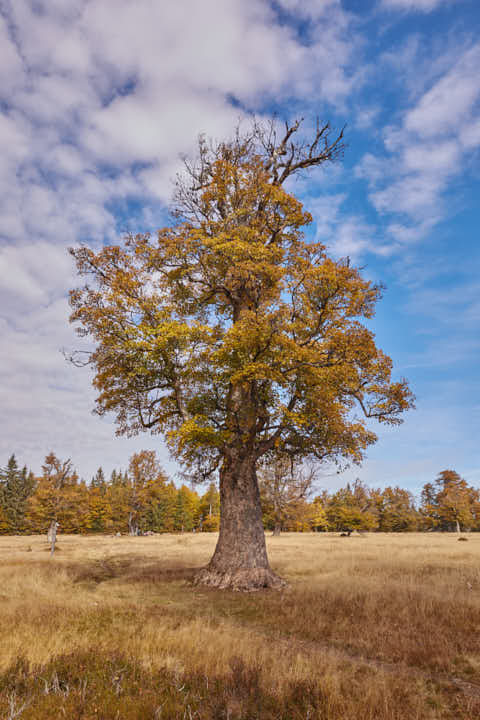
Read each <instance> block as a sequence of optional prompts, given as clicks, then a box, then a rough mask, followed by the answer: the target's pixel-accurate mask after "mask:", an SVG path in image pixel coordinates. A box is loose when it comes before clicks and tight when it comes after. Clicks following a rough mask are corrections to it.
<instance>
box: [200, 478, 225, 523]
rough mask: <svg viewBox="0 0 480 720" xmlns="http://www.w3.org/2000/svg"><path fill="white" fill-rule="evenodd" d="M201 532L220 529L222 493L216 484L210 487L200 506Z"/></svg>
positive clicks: (211, 484)
mask: <svg viewBox="0 0 480 720" xmlns="http://www.w3.org/2000/svg"><path fill="white" fill-rule="evenodd" d="M198 512H199V524H200V530H203V531H204V532H212V531H214V532H215V531H217V530H218V529H219V527H220V493H219V492H218V488H217V486H216V485H215V483H214V482H211V483H210V484H209V486H208V490H207V492H206V493H205V494H204V495H202V497H201V498H200V502H199V505H198Z"/></svg>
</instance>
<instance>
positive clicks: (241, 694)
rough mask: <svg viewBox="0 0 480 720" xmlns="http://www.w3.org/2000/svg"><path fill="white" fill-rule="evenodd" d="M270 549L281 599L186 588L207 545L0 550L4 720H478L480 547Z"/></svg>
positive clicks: (334, 544)
mask: <svg viewBox="0 0 480 720" xmlns="http://www.w3.org/2000/svg"><path fill="white" fill-rule="evenodd" d="M466 537H467V538H468V542H458V536H457V535H455V534H453V533H423V534H417V533H409V534H392V533H389V534H381V533H375V534H373V533H372V534H364V535H359V534H356V533H354V534H353V535H352V536H351V537H349V538H343V537H339V535H338V534H333V533H303V534H295V533H288V534H284V535H281V536H280V537H268V538H267V544H268V551H269V557H270V561H271V565H272V567H273V569H274V570H275V571H276V572H278V573H280V574H281V575H282V576H283V577H285V578H286V579H287V580H288V582H289V585H288V587H287V588H286V589H284V590H281V591H265V592H258V593H251V594H239V593H231V592H219V591H210V590H207V589H203V588H200V587H196V586H193V585H192V584H191V583H190V580H191V578H192V575H193V572H194V570H195V569H196V568H198V567H200V566H202V565H204V564H205V563H206V562H207V560H208V558H209V557H210V556H211V554H212V552H213V549H214V545H215V542H216V535H215V534H213V533H204V534H180V535H157V536H153V537H127V536H123V537H119V538H117V537H105V536H73V535H59V538H58V550H57V551H56V553H55V555H54V557H53V558H51V557H50V554H49V551H48V550H49V548H48V545H47V542H46V538H45V537H44V536H23V537H8V536H4V537H1V538H0V718H1V719H2V720H14V718H20V719H21V720H47V719H51V718H64V717H65V718H69V720H70V719H71V720H75V719H77V720H92V719H93V718H95V719H97V720H98V719H99V718H101V719H104V720H133V719H134V718H135V719H138V720H140V719H141V720H148V719H150V718H151V719H152V720H159V719H160V718H164V719H165V718H166V719H170V718H172V719H173V718H179V719H180V718H182V719H187V720H193V719H194V718H198V719H205V720H211V719H214V718H215V719H217V718H218V719H219V720H220V718H225V720H237V719H238V720H240V719H245V720H247V719H248V720H253V719H254V718H255V719H256V718H259V719H261V720H264V719H265V720H267V719H268V720H274V719H275V720H276V719H277V718H282V719H284V720H297V719H298V720H299V719H300V718H302V719H305V720H307V719H308V720H314V719H315V718H322V719H323V718H325V719H328V720H354V719H355V720H370V719H372V720H373V719H374V718H375V719H378V720H401V719H404V718H405V719H407V718H408V720H416V719H417V720H429V719H433V718H435V719H436V718H461V719H465V720H474V718H478V717H480V533H479V534H474V533H470V534H468V535H467V536H466Z"/></svg>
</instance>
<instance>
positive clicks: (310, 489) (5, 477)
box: [0, 450, 480, 535]
mask: <svg viewBox="0 0 480 720" xmlns="http://www.w3.org/2000/svg"><path fill="white" fill-rule="evenodd" d="M259 483H260V490H261V497H262V510H263V520H264V525H265V528H266V529H267V530H273V531H276V532H280V531H281V530H282V531H297V532H298V531H299V532H307V531H317V532H320V531H322V532H324V531H339V532H347V533H348V532H351V531H353V530H360V531H378V532H408V531H429V530H439V531H480V491H479V490H478V489H476V488H474V487H472V486H470V485H468V483H467V482H466V481H465V480H464V479H463V478H461V477H460V475H459V474H458V473H457V472H455V471H453V470H444V471H442V472H440V473H439V475H438V476H437V478H436V479H435V480H433V481H432V482H430V483H426V484H425V485H424V487H423V490H422V493H421V497H420V499H419V501H418V502H416V501H415V498H414V497H413V495H412V494H411V493H410V492H409V491H408V490H405V489H403V488H400V487H386V488H384V489H375V488H370V487H368V486H367V485H365V484H364V483H362V482H361V481H360V480H356V481H355V482H354V483H352V484H347V485H346V486H345V487H343V488H340V489H339V490H337V491H336V492H333V493H331V492H328V491H326V490H323V491H321V492H318V491H317V492H316V493H315V474H314V473H308V472H304V471H298V472H293V470H290V469H289V468H288V467H287V465H286V464H282V463H280V464H278V465H276V466H275V467H274V468H273V469H272V467H269V468H263V469H261V471H260V472H259ZM52 521H57V522H58V524H59V530H60V532H64V533H129V534H132V535H138V534H144V533H147V532H154V533H166V532H192V531H195V532H212V531H216V530H218V528H219V524H220V496H219V492H218V489H217V486H216V485H215V483H211V484H210V485H209V486H208V488H207V489H206V491H205V492H203V493H201V492H197V491H196V490H194V489H192V487H188V486H187V485H185V484H184V485H182V486H181V487H177V486H176V485H175V483H174V482H173V481H172V480H171V479H169V478H168V476H167V475H166V473H165V472H164V471H163V469H162V468H161V466H160V464H159V462H158V460H157V458H156V456H155V452H153V451H147V450H144V451H142V452H139V453H135V454H134V455H132V457H131V458H130V461H129V465H128V468H127V469H126V470H114V471H113V472H112V474H111V476H110V477H109V478H106V477H105V474H104V472H103V470H102V468H99V469H98V471H97V472H96V474H95V476H94V477H93V478H92V479H91V481H90V482H89V483H87V482H86V481H85V480H83V479H80V477H79V476H78V474H77V472H76V471H75V469H74V468H73V466H72V463H71V462H70V460H65V461H63V460H60V459H59V458H58V457H57V456H56V455H55V454H54V453H53V452H52V453H49V454H48V455H47V457H46V458H45V462H44V464H43V466H42V473H41V475H39V476H37V475H35V474H34V473H33V472H31V471H29V470H27V468H26V467H20V466H19V464H18V462H17V460H16V458H15V456H14V455H12V456H11V457H10V459H9V460H8V463H7V465H6V466H5V467H3V468H0V534H4V535H5V534H28V533H44V532H46V531H47V529H48V527H49V526H50V524H51V522H52Z"/></svg>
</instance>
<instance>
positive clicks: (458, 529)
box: [455, 520, 461, 533]
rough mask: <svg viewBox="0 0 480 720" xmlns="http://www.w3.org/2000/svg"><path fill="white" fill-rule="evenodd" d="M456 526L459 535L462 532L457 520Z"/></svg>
mask: <svg viewBox="0 0 480 720" xmlns="http://www.w3.org/2000/svg"><path fill="white" fill-rule="evenodd" d="M455 526H456V528H457V533H459V532H461V531H460V523H459V522H458V520H455Z"/></svg>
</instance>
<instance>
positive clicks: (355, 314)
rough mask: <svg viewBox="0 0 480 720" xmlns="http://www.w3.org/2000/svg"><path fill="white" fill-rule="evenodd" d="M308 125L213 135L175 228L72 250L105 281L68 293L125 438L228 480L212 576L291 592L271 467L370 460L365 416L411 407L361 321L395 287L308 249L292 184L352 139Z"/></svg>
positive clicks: (382, 416) (177, 204)
mask: <svg viewBox="0 0 480 720" xmlns="http://www.w3.org/2000/svg"><path fill="white" fill-rule="evenodd" d="M300 131H301V126H300V122H296V123H295V124H293V125H287V126H286V129H285V132H282V133H280V132H278V133H277V131H276V126H275V124H274V123H271V124H269V125H263V126H262V125H258V124H254V125H253V126H252V127H251V128H250V129H248V130H247V131H246V132H241V131H237V132H236V134H235V136H234V137H233V139H232V140H230V141H228V142H219V143H208V142H207V141H206V140H205V139H204V138H200V141H199V153H198V157H197V158H196V160H195V161H194V162H188V161H187V162H186V163H185V172H184V173H183V175H181V176H180V177H179V178H178V180H177V183H176V187H175V193H174V201H173V213H172V223H171V224H170V225H169V226H168V227H165V228H162V229H161V230H159V231H158V232H157V233H156V234H155V235H150V234H149V233H146V234H145V233H143V234H137V235H131V236H129V237H127V238H126V239H125V241H124V242H123V243H122V244H119V245H110V246H108V247H104V248H102V249H101V250H99V251H98V252H94V251H93V250H92V249H90V248H88V247H81V248H78V249H73V250H72V251H71V252H72V254H73V256H74V257H75V260H76V263H77V268H78V272H79V273H80V274H81V275H85V276H88V277H90V278H91V282H90V283H89V284H86V285H85V286H84V287H83V288H80V289H76V290H73V291H72V293H71V305H72V308H73V312H72V315H71V320H72V321H73V322H74V323H78V324H79V332H80V334H81V335H87V336H89V337H90V338H91V339H92V340H93V343H94V347H93V349H92V351H91V352H90V353H87V355H86V356H85V362H88V363H89V364H90V365H91V367H92V368H93V370H94V373H95V377H94V385H95V387H96V389H97V390H98V397H97V400H96V411H97V412H98V413H99V414H101V415H103V414H104V413H107V412H113V413H114V414H115V415H116V420H117V427H118V433H126V434H135V433H138V432H139V431H141V430H150V431H152V432H154V433H162V434H164V436H165V437H166V439H167V442H168V444H169V446H170V448H171V450H172V452H173V453H174V455H175V456H176V457H177V458H178V459H179V460H180V461H181V462H182V463H183V464H184V466H186V467H187V469H189V470H190V472H191V473H192V474H194V475H196V477H197V479H200V480H204V479H207V478H208V477H210V476H211V475H212V474H213V473H215V472H216V471H217V470H218V471H219V475H220V496H221V524H220V535H219V539H218V543H217V547H216V550H215V553H214V555H213V557H212V559H211V561H210V563H209V565H208V566H207V567H206V568H204V569H203V570H202V571H201V572H200V573H199V575H198V581H199V582H203V583H205V584H208V585H212V586H217V587H221V588H225V587H230V588H236V589H246V590H249V589H255V588H259V587H267V586H278V585H281V584H282V580H281V579H280V578H278V577H277V576H276V575H275V574H274V573H273V572H272V570H271V569H270V567H269V563H268V559H267V553H266V548H265V536H264V531H263V527H262V513H261V508H260V497H259V490H258V483H257V475H256V470H257V465H258V463H259V462H260V461H265V459H268V458H270V457H271V458H272V459H273V458H274V457H275V455H276V454H280V455H282V456H285V455H290V456H292V457H294V458H295V459H296V461H297V462H300V461H302V460H303V459H317V460H327V459H328V460H333V461H337V462H341V461H346V462H350V461H357V462H358V461H360V460H361V458H362V456H363V453H364V451H365V449H366V448H367V447H368V446H369V445H370V444H371V443H373V442H374V441H375V440H376V436H375V434H374V433H373V431H372V430H371V429H369V428H368V427H367V421H366V418H376V419H377V420H379V421H380V422H385V423H390V424H396V423H398V422H400V419H399V415H400V413H402V412H403V411H404V410H405V409H407V408H408V407H409V406H410V405H411V403H412V397H411V394H410V391H409V389H408V387H407V384H406V382H405V381H403V380H400V381H397V382H393V381H392V379H391V367H392V363H391V360H390V358H389V357H387V356H386V355H385V354H384V353H382V351H381V350H379V349H378V348H377V347H376V345H375V341H374V336H373V333H372V332H371V331H370V330H368V329H367V328H366V327H365V326H364V325H362V323H361V319H362V318H370V317H371V316H372V314H373V311H374V306H375V303H376V301H377V300H378V299H379V296H380V288H379V287H378V286H376V285H374V284H373V283H372V282H370V281H368V280H366V279H364V278H363V277H362V276H361V274H360V272H359V270H358V269H356V268H355V267H353V266H352V265H351V263H350V262H349V261H348V259H344V260H334V259H332V258H330V257H329V256H328V255H327V253H326V250H325V247H324V246H323V245H322V244H320V243H318V242H313V241H310V240H307V239H305V237H304V234H303V231H304V228H306V227H307V226H308V225H309V224H310V223H311V222H312V217H311V216H310V214H309V213H308V212H306V211H305V210H304V208H303V206H302V203H301V202H300V201H299V200H298V199H297V198H296V197H294V196H293V195H292V194H291V193H290V192H289V191H287V190H286V189H285V184H286V182H287V181H291V180H292V179H293V178H294V176H296V175H298V174H299V173H301V172H305V171H307V170H308V169H309V168H313V167H316V166H319V165H322V164H323V163H328V162H332V161H334V160H335V159H337V158H338V157H339V156H340V155H341V153H342V151H343V140H342V133H340V135H338V136H332V134H331V132H330V128H329V125H328V124H327V125H324V126H317V129H316V131H315V132H314V133H313V137H312V138H311V140H310V141H309V142H304V141H302V140H301V139H299V140H297V139H296V138H299V137H300ZM77 359H78V358H77ZM356 408H358V409H359V410H358V412H357V410H356Z"/></svg>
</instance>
